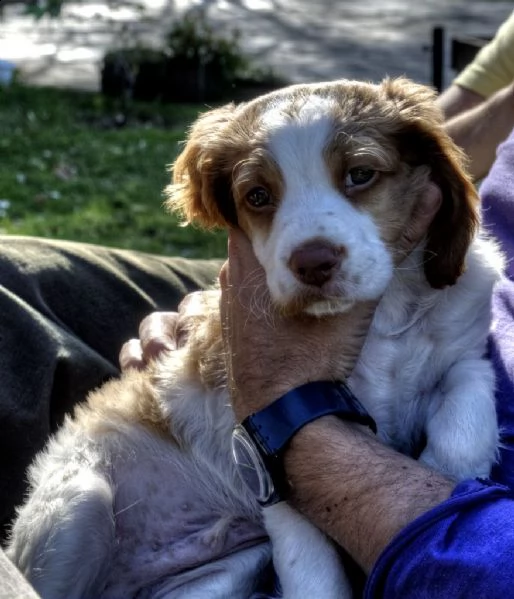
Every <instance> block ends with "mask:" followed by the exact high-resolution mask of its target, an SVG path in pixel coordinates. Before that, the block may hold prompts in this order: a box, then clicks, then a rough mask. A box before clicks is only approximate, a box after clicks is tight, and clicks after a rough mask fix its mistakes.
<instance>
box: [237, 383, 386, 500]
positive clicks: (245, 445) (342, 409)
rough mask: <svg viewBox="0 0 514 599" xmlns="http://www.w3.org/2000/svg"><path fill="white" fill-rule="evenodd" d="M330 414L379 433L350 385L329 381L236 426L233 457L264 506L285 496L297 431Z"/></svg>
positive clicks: (309, 385)
mask: <svg viewBox="0 0 514 599" xmlns="http://www.w3.org/2000/svg"><path fill="white" fill-rule="evenodd" d="M329 414H333V415H335V416H338V417H339V418H342V419H343V420H349V421H352V422H358V423H360V424H364V425H367V426H369V427H370V428H371V430H372V431H373V432H374V433H376V432H377V427H376V424H375V421H374V420H373V418H372V417H371V416H370V415H369V414H368V412H367V411H366V410H365V409H364V407H363V406H362V405H361V403H360V402H359V401H358V400H357V398H356V397H355V396H354V395H353V393H352V392H351V391H350V389H349V388H348V386H347V385H346V384H345V383H342V382H336V383H334V382H329V381H320V382H313V383H307V384H306V385H302V386H301V387H298V388H296V389H293V390H292V391H289V393H286V394H285V395H283V396H282V397H280V398H279V399H277V400H275V401H274V402H273V403H272V404H270V405H269V406H267V407H266V408H264V409H263V410H261V411H259V412H256V413H255V414H251V415H250V416H248V418H245V420H243V422H241V424H238V425H237V426H236V427H235V428H234V430H233V432H232V456H233V458H234V462H235V464H236V467H237V471H238V473H239V476H240V477H241V479H242V481H243V482H244V483H245V485H246V486H247V487H248V488H249V490H250V491H251V492H252V493H253V494H254V495H255V497H256V499H257V501H258V502H259V503H260V504H261V505H262V506H263V507H266V506H270V505H273V504H275V503H278V502H279V501H283V500H284V499H285V496H286V494H287V482H286V477H285V473H284V468H283V459H282V458H283V453H284V450H285V448H286V446H287V444H288V443H289V441H290V440H291V438H292V437H293V435H294V434H295V433H296V432H298V431H299V430H300V429H301V428H302V427H303V426H305V425H306V424H308V423H309V422H312V421H313V420H316V419H317V418H321V417H322V416H327V415H329Z"/></svg>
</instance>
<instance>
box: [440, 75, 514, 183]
mask: <svg viewBox="0 0 514 599" xmlns="http://www.w3.org/2000/svg"><path fill="white" fill-rule="evenodd" d="M439 104H440V106H441V107H442V108H443V111H445V115H446V117H447V123H446V130H447V131H448V133H449V134H450V136H451V137H452V138H453V140H454V141H455V143H456V144H457V145H458V146H460V147H461V148H462V149H463V150H464V151H465V152H466V154H467V155H468V156H469V159H470V162H469V169H470V172H471V175H472V176H473V178H474V179H475V180H479V179H481V178H483V177H484V176H485V175H486V174H487V172H488V171H489V169H490V168H491V166H492V164H493V162H494V159H495V157H496V149H497V147H498V145H499V144H500V143H501V142H502V141H503V140H504V139H505V138H506V137H507V136H508V134H509V133H510V131H511V130H512V128H513V127H514V84H510V85H508V86H506V87H505V88H503V89H501V90H499V91H497V92H496V93H494V94H493V95H492V96H490V97H489V98H487V99H485V98H481V96H480V95H479V94H476V93H475V92H473V91H471V90H466V89H464V88H460V87H459V86H457V85H454V86H452V87H450V88H449V89H448V90H447V92H445V94H443V95H442V96H441V97H440V99H439Z"/></svg>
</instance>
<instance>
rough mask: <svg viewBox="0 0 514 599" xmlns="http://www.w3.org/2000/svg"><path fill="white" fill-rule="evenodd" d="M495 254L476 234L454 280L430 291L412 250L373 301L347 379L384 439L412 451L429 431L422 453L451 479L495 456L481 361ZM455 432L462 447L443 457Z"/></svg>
mask: <svg viewBox="0 0 514 599" xmlns="http://www.w3.org/2000/svg"><path fill="white" fill-rule="evenodd" d="M494 256H495V248H494V246H493V245H492V244H491V243H490V242H487V241H484V240H477V241H475V242H474V243H473V244H472V246H471V248H470V251H469V253H468V257H467V263H468V269H467V271H466V272H465V274H464V275H462V277H461V278H460V279H459V284H458V285H455V286H453V287H450V288H448V289H445V290H434V289H430V287H429V286H428V284H427V283H426V281H425V279H424V277H423V276H422V273H421V272H420V271H419V269H416V268H414V266H415V264H416V262H417V261H419V260H420V259H421V258H422V250H421V248H418V249H417V250H416V251H415V252H413V253H412V254H411V256H410V257H409V258H408V259H407V260H406V261H405V262H404V263H403V264H402V265H400V267H399V268H398V270H397V271H396V274H395V277H394V279H393V281H392V283H391V284H390V285H389V287H388V289H387V291H386V293H385V295H384V297H383V299H382V300H381V302H380V304H379V306H378V308H377V311H376V315H375V318H374V321H373V323H372V325H371V328H370V331H369V334H368V337H367V339H366V343H365V346H364V348H363V351H362V354H361V357H360V359H359V361H358V363H357V364H356V366H355V370H354V372H353V374H352V376H351V378H350V381H349V382H350V385H351V387H352V389H353V391H354V393H355V394H356V395H357V397H358V398H359V399H360V400H361V401H362V403H363V404H364V406H365V407H366V408H367V409H368V410H369V412H370V413H371V414H372V415H373V416H374V418H375V419H376V421H377V423H378V428H379V436H380V437H381V438H382V439H383V440H384V441H385V442H387V443H389V444H391V445H392V446H394V447H395V448H397V449H398V450H400V451H403V452H405V453H408V454H412V453H416V452H417V450H419V449H421V448H422V445H423V444H424V443H425V441H426V440H427V439H426V437H427V436H428V444H429V446H430V449H429V450H428V453H427V455H426V456H425V457H426V458H427V459H426V461H428V462H429V463H430V465H432V466H438V467H439V469H441V470H443V471H444V472H446V473H447V474H450V475H453V476H455V477H457V478H465V477H466V476H477V475H478V474H480V473H481V475H483V476H487V475H488V473H489V469H490V466H491V464H492V462H493V461H494V459H495V456H496V447H497V441H498V439H497V434H498V432H497V426H496V414H495V408H494V399H493V395H494V392H493V390H494V382H493V381H494V376H493V371H492V366H491V364H490V363H489V362H488V360H487V359H486V353H487V347H486V339H487V333H488V330H489V327H490V313H491V311H490V302H491V292H492V288H493V285H494V283H495V281H496V280H497V278H498V276H499V272H500V269H501V258H500V257H499V255H498V257H497V258H496V259H492V257H494ZM435 422H437V426H435V425H434V423H435ZM452 436H454V441H453V442H451V443H449V445H448V446H447V449H446V450H444V447H443V446H444V444H445V443H447V442H448V441H449V440H450V437H452ZM457 438H459V440H460V441H461V442H462V443H463V444H464V446H463V447H462V448H461V449H460V450H459V451H458V452H457V455H456V456H454V457H452V455H451V451H453V450H454V449H455V447H456V444H455V441H456V440H457ZM476 443H477V444H478V446H479V447H477V446H476V445H475V444H476ZM434 445H437V446H438V448H437V450H436V454H437V458H434V455H433V453H434V451H433V446H434ZM422 457H423V455H422ZM434 459H435V460H436V463H433V460H434ZM438 460H440V462H438Z"/></svg>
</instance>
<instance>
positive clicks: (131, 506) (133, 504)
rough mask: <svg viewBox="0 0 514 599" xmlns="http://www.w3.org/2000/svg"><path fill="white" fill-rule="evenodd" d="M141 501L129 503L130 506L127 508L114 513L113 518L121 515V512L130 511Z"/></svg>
mask: <svg viewBox="0 0 514 599" xmlns="http://www.w3.org/2000/svg"><path fill="white" fill-rule="evenodd" d="M142 501H143V500H142V499H136V501H134V503H131V504H130V505H127V507H124V508H123V509H122V510H120V511H119V512H116V513H115V514H114V515H115V516H119V515H120V514H123V512H126V511H127V510H130V509H132V508H133V507H136V505H138V504H139V503H141V502H142Z"/></svg>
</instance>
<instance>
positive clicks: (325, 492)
mask: <svg viewBox="0 0 514 599" xmlns="http://www.w3.org/2000/svg"><path fill="white" fill-rule="evenodd" d="M285 469H286V473H287V476H288V479H289V482H290V484H291V488H292V492H291V502H292V503H293V505H295V507H297V508H298V509H299V510H300V511H301V512H303V513H304V514H305V515H306V516H307V517H308V518H309V519H310V520H312V521H313V522H314V523H315V524H316V525H317V526H318V527H319V528H321V529H322V530H324V531H325V532H326V533H327V534H328V535H329V536H331V537H332V538H333V539H334V540H335V541H336V542H337V543H338V544H339V545H341V546H342V547H344V548H345V549H346V550H347V551H348V552H349V553H350V555H351V556H352V557H353V558H354V559H355V560H356V561H357V563H359V564H360V566H361V567H362V568H363V569H364V570H365V571H366V572H367V573H369V572H370V570H371V568H372V567H373V565H374V563H375V562H376V560H377V558H378V556H379V555H380V553H381V552H382V551H383V550H384V549H385V547H386V546H387V545H388V544H389V542H390V541H391V540H392V538H393V537H394V536H395V535H396V534H397V533H398V532H399V531H400V530H401V529H402V528H404V527H405V526H406V525H407V524H409V523H410V522H411V521H412V520H414V519H415V518H417V517H418V516H420V515H421V514H423V513H425V512H426V511H428V510H429V509H431V508H432V507H434V506H436V505H437V504H439V503H441V501H444V500H445V499H447V498H448V497H449V496H450V494H451V493H452V490H453V488H454V483H453V482H451V481H450V480H448V479H446V478H445V477H443V476H441V475H440V474H438V473H436V472H434V471H432V470H430V469H428V468H425V467H424V466H423V465H422V464H420V463H419V462H416V461H414V460H412V459H410V458H408V457H406V456H403V455H401V454H399V453H397V452H395V451H393V450H392V449H390V448H389V447H387V446H385V445H383V444H382V443H380V442H379V441H377V440H376V439H375V437H374V436H372V435H371V434H369V433H368V432H367V431H366V430H364V429H363V427H361V426H358V425H354V424H350V423H347V422H343V421H341V420H339V419H337V418H335V417H332V416H328V417H325V418H321V419H319V420H317V421H315V422H313V423H311V424H309V425H307V426H306V427H304V428H303V429H302V430H301V431H299V432H298V433H297V434H296V435H295V436H294V437H293V439H292V441H291V444H290V446H289V449H288V450H287V451H286V454H285Z"/></svg>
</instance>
